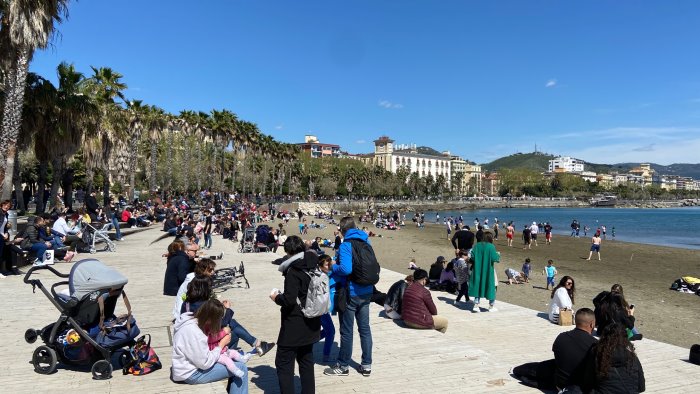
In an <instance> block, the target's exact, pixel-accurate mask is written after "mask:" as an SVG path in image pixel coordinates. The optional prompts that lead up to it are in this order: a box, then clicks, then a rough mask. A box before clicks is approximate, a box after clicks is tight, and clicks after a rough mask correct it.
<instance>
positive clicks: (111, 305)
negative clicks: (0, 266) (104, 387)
mask: <svg viewBox="0 0 700 394" xmlns="http://www.w3.org/2000/svg"><path fill="white" fill-rule="evenodd" d="M38 270H42V271H43V272H49V271H50V272H52V273H53V274H55V275H56V276H58V277H61V278H67V279H68V280H67V281H61V282H57V283H54V284H53V285H51V288H50V290H48V289H47V288H46V287H44V284H42V283H41V280H39V279H31V276H32V274H33V273H34V272H36V271H38ZM24 282H25V283H28V284H31V285H32V289H33V291H36V288H37V287H38V288H39V289H40V290H41V291H42V292H43V293H44V295H46V298H48V299H49V300H50V301H51V303H53V305H54V306H55V307H56V309H58V311H59V312H61V315H60V316H59V317H58V320H57V321H56V322H55V323H51V324H49V325H48V326H46V327H44V328H42V329H39V330H35V329H31V328H30V329H28V330H27V331H26V332H25V334H24V339H25V340H26V341H27V343H34V342H36V340H37V338H39V337H41V340H42V341H43V342H44V345H41V346H39V347H37V348H36V350H34V354H33V355H32V364H33V365H34V370H35V371H36V372H37V373H40V374H46V375H48V374H50V373H53V372H54V371H55V370H56V368H57V366H58V362H61V363H63V364H67V365H90V364H92V369H91V370H92V376H93V378H94V379H98V380H103V379H109V378H111V377H112V369H113V367H112V356H113V353H116V351H117V350H121V349H123V348H124V347H125V346H131V345H133V344H134V339H135V338H136V337H137V336H138V335H139V328H138V327H137V326H136V321H135V320H134V318H133V317H132V316H131V305H130V304H129V299H128V298H127V297H126V293H124V291H123V289H124V285H126V284H127V282H128V279H127V278H126V277H125V276H124V275H122V274H121V273H119V272H117V271H116V270H114V269H112V268H110V267H108V266H106V265H104V264H103V263H102V262H100V261H99V260H95V259H86V260H80V261H78V262H77V263H75V264H73V267H72V268H71V271H70V274H68V275H66V274H62V273H60V272H58V271H56V270H55V269H54V268H53V267H51V266H39V267H32V268H31V269H30V270H29V271H28V272H27V274H26V275H25V277H24ZM66 285H67V286H68V289H67V290H68V292H67V293H66V292H65V290H64V291H60V292H57V290H56V288H57V287H60V286H66ZM120 296H121V297H122V298H123V299H124V304H125V305H126V309H127V315H126V316H122V317H120V318H117V317H115V316H114V310H115V308H116V304H117V301H118V300H119V297H120ZM128 354H129V353H128V352H122V357H120V358H119V360H118V361H119V364H124V363H126V362H128V361H129V360H128ZM125 357H126V358H125Z"/></svg>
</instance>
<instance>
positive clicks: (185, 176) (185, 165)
mask: <svg viewBox="0 0 700 394" xmlns="http://www.w3.org/2000/svg"><path fill="white" fill-rule="evenodd" d="M182 140H183V144H182V147H183V149H182V150H181V151H180V156H181V157H182V185H183V189H184V193H183V194H187V193H189V191H190V161H189V160H188V159H187V155H186V152H189V149H187V147H188V145H189V142H190V141H188V140H187V137H183V138H182Z"/></svg>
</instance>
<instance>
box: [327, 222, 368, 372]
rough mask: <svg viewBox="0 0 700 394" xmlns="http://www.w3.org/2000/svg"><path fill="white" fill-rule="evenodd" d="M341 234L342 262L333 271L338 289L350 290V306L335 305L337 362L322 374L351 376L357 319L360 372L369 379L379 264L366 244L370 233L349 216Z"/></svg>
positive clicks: (340, 258) (339, 254) (340, 255)
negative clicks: (372, 313) (372, 310)
mask: <svg viewBox="0 0 700 394" xmlns="http://www.w3.org/2000/svg"><path fill="white" fill-rule="evenodd" d="M340 233H341V234H342V235H343V239H344V241H343V243H342V244H341V245H340V249H339V250H338V257H339V262H338V263H336V264H333V268H332V271H333V276H334V278H335V280H336V288H337V289H341V288H345V289H346V290H347V305H345V310H342V308H343V306H342V305H336V308H337V309H338V320H339V321H340V353H339V354H338V362H337V363H336V364H335V365H334V366H333V367H331V368H326V369H325V370H324V371H323V373H324V375H329V376H347V375H348V374H349V369H348V365H350V359H351V358H352V341H353V332H352V330H353V326H354V324H355V319H357V331H358V332H359V333H360V347H361V348H362V362H361V364H360V366H359V367H358V368H357V371H358V372H359V373H361V374H362V375H363V376H369V375H370V373H371V372H372V331H371V330H370V327H369V304H370V302H371V299H372V291H373V287H374V286H373V284H372V283H371V282H374V283H376V281H378V280H379V264H377V262H376V257H375V256H374V251H373V250H372V248H371V246H370V245H369V242H368V241H367V233H365V232H364V231H361V230H358V229H357V227H356V226H355V221H354V219H353V218H352V217H350V216H346V217H344V218H343V219H341V220H340ZM353 259H357V261H353ZM360 268H361V269H360ZM367 268H369V270H367ZM368 271H370V272H368ZM375 271H376V272H375ZM367 273H369V274H370V275H369V279H370V280H369V281H368V280H367V279H368V278H367V277H366V276H367V275H366V274H367ZM375 279H376V281H375ZM358 282H361V283H358ZM368 282H369V283H368Z"/></svg>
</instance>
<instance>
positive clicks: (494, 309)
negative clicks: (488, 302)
mask: <svg viewBox="0 0 700 394" xmlns="http://www.w3.org/2000/svg"><path fill="white" fill-rule="evenodd" d="M488 311H489V312H498V309H496V307H495V306H490V307H489V309H488Z"/></svg>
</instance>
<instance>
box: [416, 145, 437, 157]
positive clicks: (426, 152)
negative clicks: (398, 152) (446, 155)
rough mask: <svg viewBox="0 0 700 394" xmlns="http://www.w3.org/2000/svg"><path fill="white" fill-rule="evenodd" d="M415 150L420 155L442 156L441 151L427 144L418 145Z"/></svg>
mask: <svg viewBox="0 0 700 394" xmlns="http://www.w3.org/2000/svg"><path fill="white" fill-rule="evenodd" d="M416 151H417V152H418V153H420V154H422V155H430V156H442V153H440V152H438V151H436V150H435V149H433V148H431V147H429V146H419V147H417V148H416Z"/></svg>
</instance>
